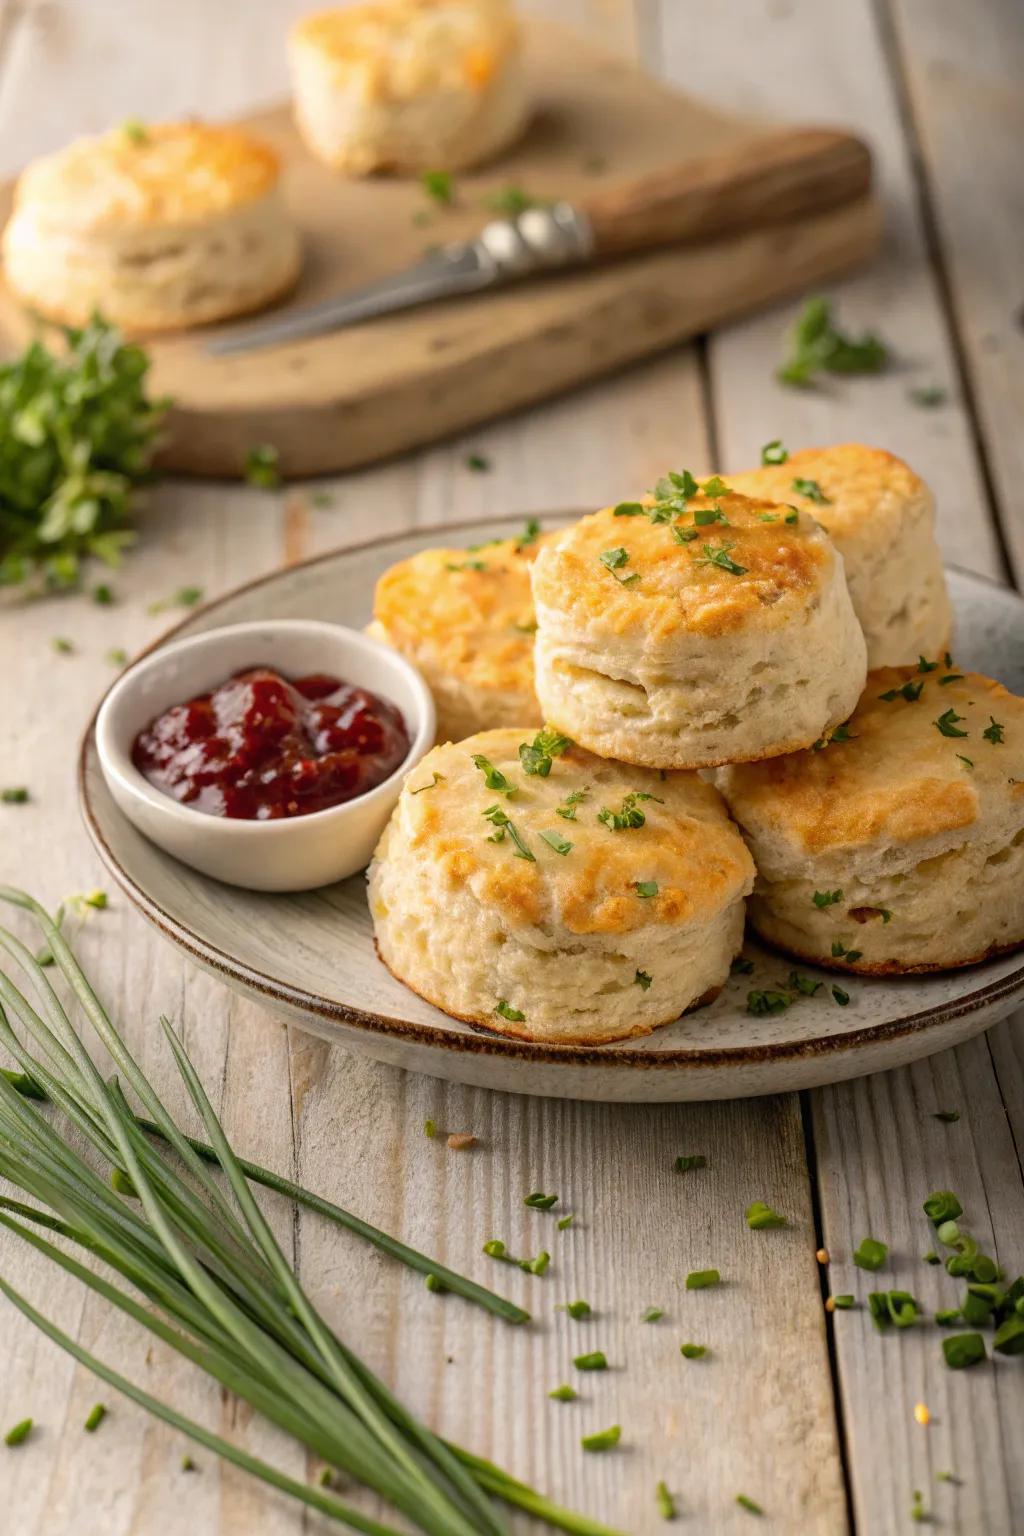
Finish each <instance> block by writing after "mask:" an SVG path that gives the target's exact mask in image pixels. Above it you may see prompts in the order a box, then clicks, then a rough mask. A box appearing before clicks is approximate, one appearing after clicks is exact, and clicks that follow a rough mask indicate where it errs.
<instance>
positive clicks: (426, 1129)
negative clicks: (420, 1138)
mask: <svg viewBox="0 0 1024 1536" xmlns="http://www.w3.org/2000/svg"><path fill="white" fill-rule="evenodd" d="M423 1134H424V1136H426V1138H427V1140H428V1141H433V1139H434V1137H435V1136H436V1135H437V1122H436V1121H435V1120H424V1122H423Z"/></svg>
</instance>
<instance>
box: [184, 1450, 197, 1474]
mask: <svg viewBox="0 0 1024 1536" xmlns="http://www.w3.org/2000/svg"><path fill="white" fill-rule="evenodd" d="M181 1470H182V1471H183V1472H198V1471H199V1468H198V1467H197V1466H196V1464H195V1462H194V1461H193V1460H192V1457H191V1456H189V1455H187V1454H186V1455H184V1456H183V1457H182V1458H181Z"/></svg>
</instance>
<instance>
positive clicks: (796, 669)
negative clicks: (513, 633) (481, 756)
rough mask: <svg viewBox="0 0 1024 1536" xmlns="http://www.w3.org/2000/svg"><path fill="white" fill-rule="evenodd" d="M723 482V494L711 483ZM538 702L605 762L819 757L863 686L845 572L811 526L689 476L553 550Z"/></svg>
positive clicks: (538, 658)
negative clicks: (824, 739) (815, 746)
mask: <svg viewBox="0 0 1024 1536" xmlns="http://www.w3.org/2000/svg"><path fill="white" fill-rule="evenodd" d="M709 488H710V489H709ZM532 579H533V596H534V603H535V606H536V610H537V644H536V651H535V657H534V660H535V665H536V687H537V697H538V698H539V700H540V704H541V709H542V711H543V713H544V717H545V719H547V720H550V721H551V722H552V723H553V724H555V725H557V726H558V728H559V729H560V730H563V731H565V732H566V734H567V735H570V736H571V737H572V738H573V740H574V741H578V742H579V743H580V744H581V745H583V746H585V747H587V748H588V750H590V751H592V752H597V753H599V754H600V755H601V756H603V757H616V758H620V759H621V760H622V761H623V762H628V763H638V764H646V765H648V766H650V767H654V768H706V767H713V766H715V765H716V764H719V763H727V762H739V761H743V760H746V759H751V758H760V757H771V756H775V755H778V754H779V753H783V752H792V751H795V750H796V749H797V748H799V747H807V746H810V744H811V743H812V742H813V741H815V740H816V739H817V738H818V737H819V736H823V735H825V734H827V732H828V731H829V730H831V729H832V728H833V727H835V726H837V725H839V724H840V723H841V721H843V720H845V718H846V716H847V715H848V714H849V713H850V711H851V710H852V709H853V707H854V705H855V704H856V702H857V699H858V698H859V697H860V693H861V689H862V688H863V686H864V677H865V654H864V637H863V635H862V634H861V631H860V626H859V625H858V623H857V620H856V618H855V616H854V612H853V608H852V607H851V604H850V597H849V593H848V592H847V590H846V582H845V580H844V577H843V563H842V559H841V558H840V556H839V555H837V553H836V551H835V549H834V547H833V545H832V543H831V541H830V540H829V538H828V537H827V535H826V534H825V533H824V532H823V531H822V529H821V528H820V527H819V526H818V524H817V523H816V522H815V520H814V519H813V518H812V517H809V516H808V515H807V514H806V513H804V512H796V511H793V510H792V509H790V508H787V507H784V506H777V505H776V504H775V503H773V502H767V501H755V500H750V499H748V498H747V497H744V496H737V495H734V494H732V493H731V492H729V491H728V489H727V488H726V487H723V486H722V485H721V482H717V481H713V480H712V481H706V482H705V491H704V492H703V493H700V494H697V493H696V482H694V481H693V480H692V477H690V476H689V475H688V473H687V472H684V473H683V474H681V475H676V476H674V477H670V478H669V480H667V481H662V482H659V486H658V488H657V491H656V492H655V497H654V498H651V497H647V498H646V499H645V501H644V502H642V503H641V502H626V503H623V504H620V506H618V507H606V508H605V509H604V510H603V511H601V512H596V513H594V514H593V515H592V516H590V517H585V518H584V519H583V520H582V521H581V522H579V523H577V524H576V525H575V526H574V527H572V528H570V529H568V530H567V531H566V532H564V533H563V534H562V535H561V536H560V537H558V539H557V540H556V541H555V542H554V543H553V544H551V545H549V546H548V547H547V548H545V549H543V550H541V551H540V553H539V555H538V557H537V560H536V561H535V563H534V566H533V571H532Z"/></svg>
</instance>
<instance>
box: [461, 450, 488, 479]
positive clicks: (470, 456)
mask: <svg viewBox="0 0 1024 1536" xmlns="http://www.w3.org/2000/svg"><path fill="white" fill-rule="evenodd" d="M462 462H463V463H464V464H465V466H466V468H467V469H471V470H472V471H473V473H474V474H475V475H486V474H487V473H488V472H489V471H490V468H491V461H490V459H488V458H485V457H484V455H483V454H482V453H467V454H466V457H465V458H464V459H463V461H462Z"/></svg>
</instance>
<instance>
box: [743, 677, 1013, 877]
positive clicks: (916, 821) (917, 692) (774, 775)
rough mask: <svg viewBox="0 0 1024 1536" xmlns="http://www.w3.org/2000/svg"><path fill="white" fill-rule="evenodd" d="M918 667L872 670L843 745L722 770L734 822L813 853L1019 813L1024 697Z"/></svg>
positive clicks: (916, 837) (980, 680)
mask: <svg viewBox="0 0 1024 1536" xmlns="http://www.w3.org/2000/svg"><path fill="white" fill-rule="evenodd" d="M924 665H925V667H926V668H927V669H928V670H924V671H923V670H922V669H921V667H920V666H918V667H882V668H880V669H879V670H878V671H875V672H869V673H868V681H867V688H866V690H865V692H864V696H863V698H862V699H861V701H860V703H859V704H858V706H857V708H856V710H855V711H854V713H853V715H852V717H851V719H850V721H849V724H848V727H846V730H848V732H849V738H850V739H849V740H833V741H831V742H829V744H828V745H827V746H826V747H824V748H821V749H819V750H817V751H815V750H814V749H811V750H808V751H806V752H794V753H792V754H791V755H790V756H788V757H776V758H771V759H769V760H767V761H764V762H759V763H743V764H737V765H735V766H734V767H732V768H729V769H728V770H727V773H728V788H729V803H730V805H731V807H732V810H733V813H734V814H735V816H736V817H737V819H738V820H739V821H740V822H742V823H743V824H745V825H750V826H751V827H753V826H757V828H758V829H759V830H760V831H761V832H762V833H764V832H765V831H766V830H768V831H770V832H773V833H775V834H776V835H778V836H779V837H782V838H784V839H785V840H786V841H787V842H789V843H791V844H793V845H794V846H795V847H797V848H799V849H802V850H804V851H805V852H807V853H809V854H814V853H823V852H828V851H831V850H837V849H844V848H851V849H853V848H860V847H866V846H867V845H869V844H879V845H881V846H882V847H886V846H888V847H893V846H897V845H900V844H907V843H914V842H917V841H920V840H924V839H927V838H932V837H937V836H940V835H941V834H942V833H945V832H954V831H957V830H959V829H962V828H967V827H970V826H972V825H973V823H974V822H976V821H977V820H978V819H979V816H980V815H981V814H982V813H983V812H985V813H987V812H989V811H993V810H996V811H997V810H998V807H999V804H1000V802H1002V803H1003V804H1005V805H1006V806H1007V807H1010V806H1012V805H1014V804H1016V805H1018V806H1020V807H1021V809H1022V810H1024V699H1020V698H1017V697H1016V696H1015V695H1014V694H1012V693H1009V692H1007V690H1006V689H1005V688H1004V687H1003V686H1002V684H1001V683H995V682H993V681H992V680H991V679H990V678H987V677H982V676H980V675H979V674H978V673H976V672H969V673H967V674H965V675H963V676H961V675H959V674H958V669H957V668H956V666H955V665H952V664H949V663H948V658H940V659H939V660H938V662H937V664H935V663H933V662H931V661H925V662H924ZM946 679H951V680H950V681H946ZM961 733H962V734H961ZM843 734H845V732H844V731H843V729H842V728H841V731H840V735H843Z"/></svg>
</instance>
